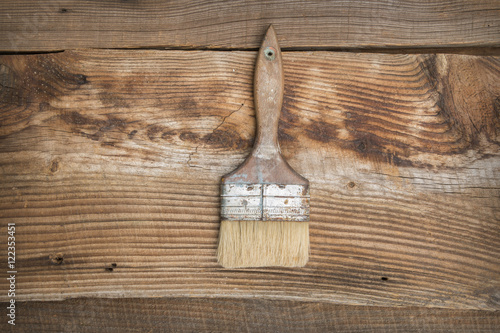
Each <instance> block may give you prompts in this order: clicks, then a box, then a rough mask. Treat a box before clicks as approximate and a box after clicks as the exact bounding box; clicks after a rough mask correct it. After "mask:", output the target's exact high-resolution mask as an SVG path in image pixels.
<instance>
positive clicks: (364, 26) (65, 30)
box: [0, 0, 500, 52]
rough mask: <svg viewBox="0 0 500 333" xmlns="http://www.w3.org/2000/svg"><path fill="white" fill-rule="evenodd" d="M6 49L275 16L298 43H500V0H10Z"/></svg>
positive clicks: (248, 40) (209, 37) (240, 44)
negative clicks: (20, 0)
mask: <svg viewBox="0 0 500 333" xmlns="http://www.w3.org/2000/svg"><path fill="white" fill-rule="evenodd" d="M0 13H2V15H0V31H2V34H0V51H13V52H22V51H25V52H26V51H53V50H64V49H74V48H87V47H89V48H146V47H148V48H151V47H156V48H164V47H167V48H172V47H175V48H178V47H180V48H257V47H258V46H259V45H260V41H261V40H262V36H263V34H264V31H265V29H266V28H267V26H268V25H269V24H274V25H275V26H276V29H277V32H278V35H279V39H280V44H281V46H282V47H289V48H309V47H315V48H318V47H319V48H373V47H376V48H394V47H398V48H399V47H411V48H421V47H465V46H474V47H478V46H479V47H487V46H500V2H499V1H497V0H484V1H472V0H459V1H453V2H450V1H443V0H441V1H432V2H422V1H416V0H410V1H401V0H400V1H387V0H377V1H352V0H350V1H291V2H290V1H285V0H273V1H262V0H251V1H217V0H197V1H190V0H182V1H158V0H143V1H122V0H109V1H80V0H49V1H43V2H40V1H34V0H31V1H22V2H19V1H14V0H7V1H5V0H4V1H1V2H0Z"/></svg>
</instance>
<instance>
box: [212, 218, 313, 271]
mask: <svg viewBox="0 0 500 333" xmlns="http://www.w3.org/2000/svg"><path fill="white" fill-rule="evenodd" d="M217 260H218V262H219V264H221V265H222V266H223V267H225V268H244V267H270V266H282V267H303V266H305V264H306V263H307V261H308V260H309V222H290V221H283V222H281V221H278V222H277V221H222V223H221V227H220V231H219V246H218V249H217Z"/></svg>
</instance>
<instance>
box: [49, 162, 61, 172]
mask: <svg viewBox="0 0 500 333" xmlns="http://www.w3.org/2000/svg"><path fill="white" fill-rule="evenodd" d="M49 170H50V172H51V173H56V172H57V171H59V161H57V160H54V161H52V162H51V163H50V167H49Z"/></svg>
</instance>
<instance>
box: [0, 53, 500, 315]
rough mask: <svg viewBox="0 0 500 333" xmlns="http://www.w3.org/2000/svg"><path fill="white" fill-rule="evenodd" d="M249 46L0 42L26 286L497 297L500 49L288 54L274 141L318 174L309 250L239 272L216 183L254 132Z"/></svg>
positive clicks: (389, 300)
mask: <svg viewBox="0 0 500 333" xmlns="http://www.w3.org/2000/svg"><path fill="white" fill-rule="evenodd" d="M254 61H255V53H254V52H244V51H240V52H212V51H190V52H187V51H134V52H130V51H109V50H108V51H105V50H93V51H92V50H81V51H66V52H63V53H55V54H42V55H25V56H2V57H0V110H1V118H0V121H1V127H0V138H1V141H0V171H1V181H0V196H1V197H2V200H1V201H0V214H1V215H0V216H1V223H2V230H5V229H4V226H5V225H6V224H7V223H8V222H15V223H16V226H17V234H16V237H17V242H16V247H17V248H16V249H17V270H18V276H17V287H18V292H17V294H16V296H17V299H18V300H19V301H22V300H45V301H48V300H59V299H65V298H71V297H153V296H155V297H159V296H168V297H172V296H202V297H217V296H223V297H234V298H247V297H262V298H264V299H266V298H267V299H289V300H295V299H300V300H310V301H322V302H334V303H344V304H353V305H355V304H364V305H379V306H397V305H405V306H432V307H447V308H457V309H485V310H498V309H499V308H500V223H499V217H500V200H499V191H500V172H499V171H500V155H499V134H500V129H499V124H500V119H499V109H500V104H499V103H500V98H499V96H500V80H498V78H499V73H500V59H499V58H498V57H477V56H466V55H438V56H436V55H387V54H386V55H383V54H352V53H333V52H285V53H284V54H283V62H284V70H285V81H286V82H285V87H286V90H285V101H284V110H283V112H282V117H281V120H280V140H281V149H282V151H283V154H284V156H285V157H286V158H287V159H288V161H289V163H290V164H291V166H292V167H293V168H294V169H295V170H297V171H298V172H299V173H300V174H302V175H304V176H305V177H306V178H307V179H309V180H310V182H311V223H310V233H311V260H310V262H309V263H308V265H307V266H306V267H305V268H302V269H280V268H261V269H242V270H226V269H222V268H221V267H220V266H218V265H217V263H216V260H215V250H216V239H217V233H218V227H219V181H220V177H221V176H222V175H224V174H226V173H227V172H229V171H230V170H233V169H234V168H235V167H236V166H238V165H239V164H240V163H241V162H242V161H243V159H244V158H245V156H246V155H247V154H248V152H249V150H250V147H251V145H252V140H253V136H254V110H253V102H252V100H253V99H252V79H253V69H254ZM2 237H3V236H2ZM5 237H6V236H5ZM5 264H6V263H5V262H4V260H2V261H1V262H0V270H3V271H5V270H6V269H5ZM6 287H7V286H6V280H5V279H2V282H1V283H0V290H7V289H8V288H6ZM1 299H2V300H3V301H6V300H7V299H6V294H2V295H1ZM103 302H104V301H103Z"/></svg>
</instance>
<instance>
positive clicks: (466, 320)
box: [0, 298, 500, 333]
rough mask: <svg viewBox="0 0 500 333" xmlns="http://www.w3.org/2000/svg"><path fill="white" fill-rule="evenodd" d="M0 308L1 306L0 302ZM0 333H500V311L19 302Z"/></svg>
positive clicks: (231, 302) (213, 302)
mask: <svg viewBox="0 0 500 333" xmlns="http://www.w3.org/2000/svg"><path fill="white" fill-rule="evenodd" d="M0 304H1V305H2V307H3V305H4V304H6V303H0ZM18 307H19V310H18V311H19V319H17V321H16V326H15V327H7V326H6V325H7V324H6V323H5V322H1V323H0V327H4V329H3V330H2V331H3V332H9V331H12V332H120V333H121V332H158V331H162V332H261V333H264V332H274V333H276V332H349V333H356V332H384V333H393V332H408V333H412V332H415V333H423V332H433V333H436V332H455V333H474V332H483V333H486V332H498V327H500V314H499V312H498V311H495V312H491V311H477V310H455V309H453V310H450V309H429V308H415V307H410V308H384V307H374V306H352V305H350V306H349V305H339V304H329V303H313V302H299V301H289V300H282V301H277V300H274V301H272V300H266V299H227V298H215V299H214V298H209V299H207V298H201V299H200V298H167V299H158V298H149V299H145V298H125V299H100V298H98V299H96V298H84V299H72V300H66V301H61V302H26V303H24V302H23V303H18Z"/></svg>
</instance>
